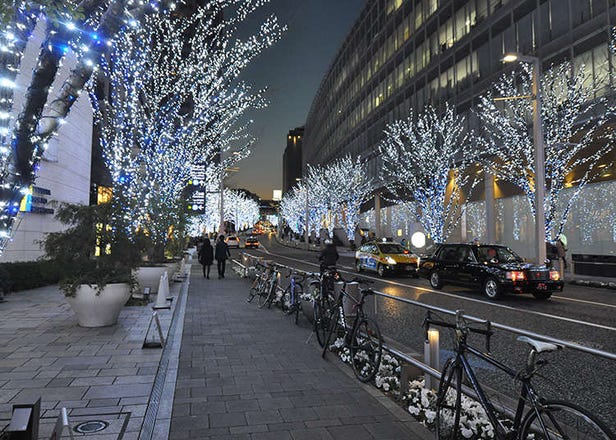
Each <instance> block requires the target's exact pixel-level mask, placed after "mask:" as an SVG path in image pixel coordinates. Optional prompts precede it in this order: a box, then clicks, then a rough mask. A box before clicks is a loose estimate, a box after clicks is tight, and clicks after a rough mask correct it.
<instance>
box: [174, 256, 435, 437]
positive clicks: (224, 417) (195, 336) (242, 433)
mask: <svg viewBox="0 0 616 440" xmlns="http://www.w3.org/2000/svg"><path fill="white" fill-rule="evenodd" d="M200 269H201V268H200V266H199V265H195V266H193V271H192V277H191V281H190V287H189V294H188V298H187V305H186V315H185V320H184V329H183V336H182V347H181V351H180V360H179V368H178V377H177V382H176V388H175V398H174V405H173V414H172V419H171V432H170V438H171V439H185V438H193V439H197V438H198V439H230V438H233V439H255V440H256V439H281V440H284V439H294V440H298V439H310V440H314V439H352V440H362V439H396V440H397V439H422V438H433V435H432V434H430V433H429V432H428V431H427V430H425V428H423V427H422V426H421V425H419V423H417V422H415V421H414V420H413V419H412V417H411V416H410V415H409V414H407V413H406V412H404V411H403V410H402V409H401V408H399V407H397V406H395V405H394V404H391V403H390V402H389V401H387V398H383V397H378V396H379V394H378V392H376V393H375V392H374V391H371V390H370V389H369V388H368V387H367V386H365V385H362V384H361V383H360V382H358V381H357V380H356V379H355V378H354V377H353V376H352V375H349V374H348V373H347V372H345V369H347V367H346V366H341V365H340V363H339V361H338V360H337V359H336V358H335V356H334V355H330V356H329V358H328V359H326V360H323V359H322V358H321V356H320V351H319V350H317V347H318V344H317V343H316V341H315V338H312V339H311V341H310V342H309V343H308V344H306V340H307V338H308V337H309V335H310V329H309V327H308V326H307V325H306V324H305V325H304V326H295V325H294V324H293V322H292V320H291V319H290V318H288V317H286V316H284V315H283V314H282V313H281V312H280V311H279V310H274V309H271V310H268V309H264V310H259V309H258V308H257V306H256V304H248V303H246V301H245V299H246V296H247V292H248V286H249V284H248V282H247V281H246V280H242V279H239V278H238V277H236V276H235V275H234V274H229V275H228V276H227V278H226V279H224V280H218V279H209V280H205V279H203V278H202V276H201V275H200ZM347 370H348V369H347ZM349 371H350V370H349Z"/></svg>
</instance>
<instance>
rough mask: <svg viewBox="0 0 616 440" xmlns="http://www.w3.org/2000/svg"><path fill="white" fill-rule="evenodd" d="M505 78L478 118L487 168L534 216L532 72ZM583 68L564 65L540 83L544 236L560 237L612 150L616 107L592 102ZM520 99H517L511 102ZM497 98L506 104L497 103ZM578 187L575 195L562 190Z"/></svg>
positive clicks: (529, 69)
mask: <svg viewBox="0 0 616 440" xmlns="http://www.w3.org/2000/svg"><path fill="white" fill-rule="evenodd" d="M523 66H524V68H523V70H522V72H521V73H512V74H509V75H505V76H503V77H502V78H501V79H500V81H498V82H497V83H496V85H495V87H494V89H495V91H494V92H490V93H488V94H486V95H485V96H483V97H482V98H481V103H480V106H479V116H480V118H481V121H482V124H483V127H484V131H485V133H486V140H487V142H488V143H489V144H490V146H491V147H492V148H493V150H494V153H495V154H494V156H493V157H491V158H489V159H487V160H486V164H487V166H488V167H489V168H490V169H491V171H492V173H493V174H494V175H495V176H496V177H498V179H500V180H503V181H507V182H510V183H512V184H514V185H516V186H518V187H519V188H521V189H522V190H523V191H524V194H525V195H526V199H527V201H528V204H529V207H530V210H531V212H532V214H533V216H534V214H535V185H534V182H535V179H534V176H535V167H534V155H535V147H534V143H533V135H532V122H531V121H532V118H531V112H532V108H531V104H532V102H531V99H524V98H521V97H523V96H531V95H532V93H531V90H532V67H531V66H528V65H525V64H524V65H523ZM587 80H588V73H587V72H586V69H585V68H584V66H583V65H582V66H580V67H579V69H577V71H575V70H574V69H573V66H572V65H571V63H569V62H565V63H563V64H560V65H558V66H555V67H553V68H551V69H550V70H549V71H547V72H545V74H544V75H543V76H542V78H541V81H540V98H541V123H542V124H543V132H544V149H545V182H546V188H545V194H546V196H545V202H544V208H545V234H546V237H547V239H548V240H550V238H551V237H552V238H553V237H557V236H558V235H559V234H561V233H562V232H563V228H564V226H565V224H566V222H567V219H568V217H569V212H570V210H571V207H572V206H573V203H574V202H575V200H576V199H577V197H578V195H579V194H580V192H581V191H582V190H583V189H584V187H585V186H586V184H587V183H589V182H591V181H592V180H593V179H594V178H595V177H596V176H597V175H598V173H600V172H601V168H599V166H598V165H600V164H601V162H602V161H604V160H605V159H606V157H607V155H608V154H609V153H610V151H613V148H614V138H613V135H612V134H611V131H610V130H609V129H607V127H606V122H607V120H608V119H610V118H613V117H614V113H615V110H616V107H615V106H614V105H613V104H611V103H610V102H609V101H608V100H607V99H606V98H605V97H603V96H602V97H598V98H594V97H593V95H594V93H595V91H594V90H593V89H591V88H589V87H587V86H585V82H587ZM511 97H517V99H507V98H511ZM494 98H504V99H503V100H498V101H496V102H495V101H494ZM574 185H575V186H576V189H575V190H574V191H573V192H567V193H566V194H565V193H563V189H565V188H567V187H572V186H574Z"/></svg>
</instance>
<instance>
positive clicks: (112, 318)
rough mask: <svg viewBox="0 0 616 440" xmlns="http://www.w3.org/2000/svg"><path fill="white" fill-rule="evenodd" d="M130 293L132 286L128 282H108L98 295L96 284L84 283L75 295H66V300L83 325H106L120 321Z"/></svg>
mask: <svg viewBox="0 0 616 440" xmlns="http://www.w3.org/2000/svg"><path fill="white" fill-rule="evenodd" d="M130 293H131V292H130V286H129V285H128V284H126V283H115V284H107V285H106V286H105V288H104V289H103V290H102V292H101V293H100V294H98V295H97V286H96V285H93V286H92V287H90V286H89V285H87V284H82V285H81V286H79V287H78V288H77V291H76V292H75V296H73V297H66V300H67V302H68V304H69V305H70V306H71V309H73V312H75V315H77V321H78V322H79V325H80V326H81V327H105V326H108V325H114V324H115V323H116V322H117V321H118V316H119V315H120V311H121V310H122V307H124V304H126V301H128V299H129V298H130Z"/></svg>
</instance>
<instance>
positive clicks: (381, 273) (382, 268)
mask: <svg viewBox="0 0 616 440" xmlns="http://www.w3.org/2000/svg"><path fill="white" fill-rule="evenodd" d="M376 273H377V274H378V275H379V276H380V277H381V278H383V277H384V276H385V266H383V265H382V264H380V263H379V264H377V265H376Z"/></svg>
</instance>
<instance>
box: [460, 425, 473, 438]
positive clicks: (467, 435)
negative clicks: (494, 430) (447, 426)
mask: <svg viewBox="0 0 616 440" xmlns="http://www.w3.org/2000/svg"><path fill="white" fill-rule="evenodd" d="M460 433H461V434H462V436H463V437H464V438H471V437H472V436H473V430H472V429H467V428H465V427H464V426H462V427H460Z"/></svg>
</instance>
